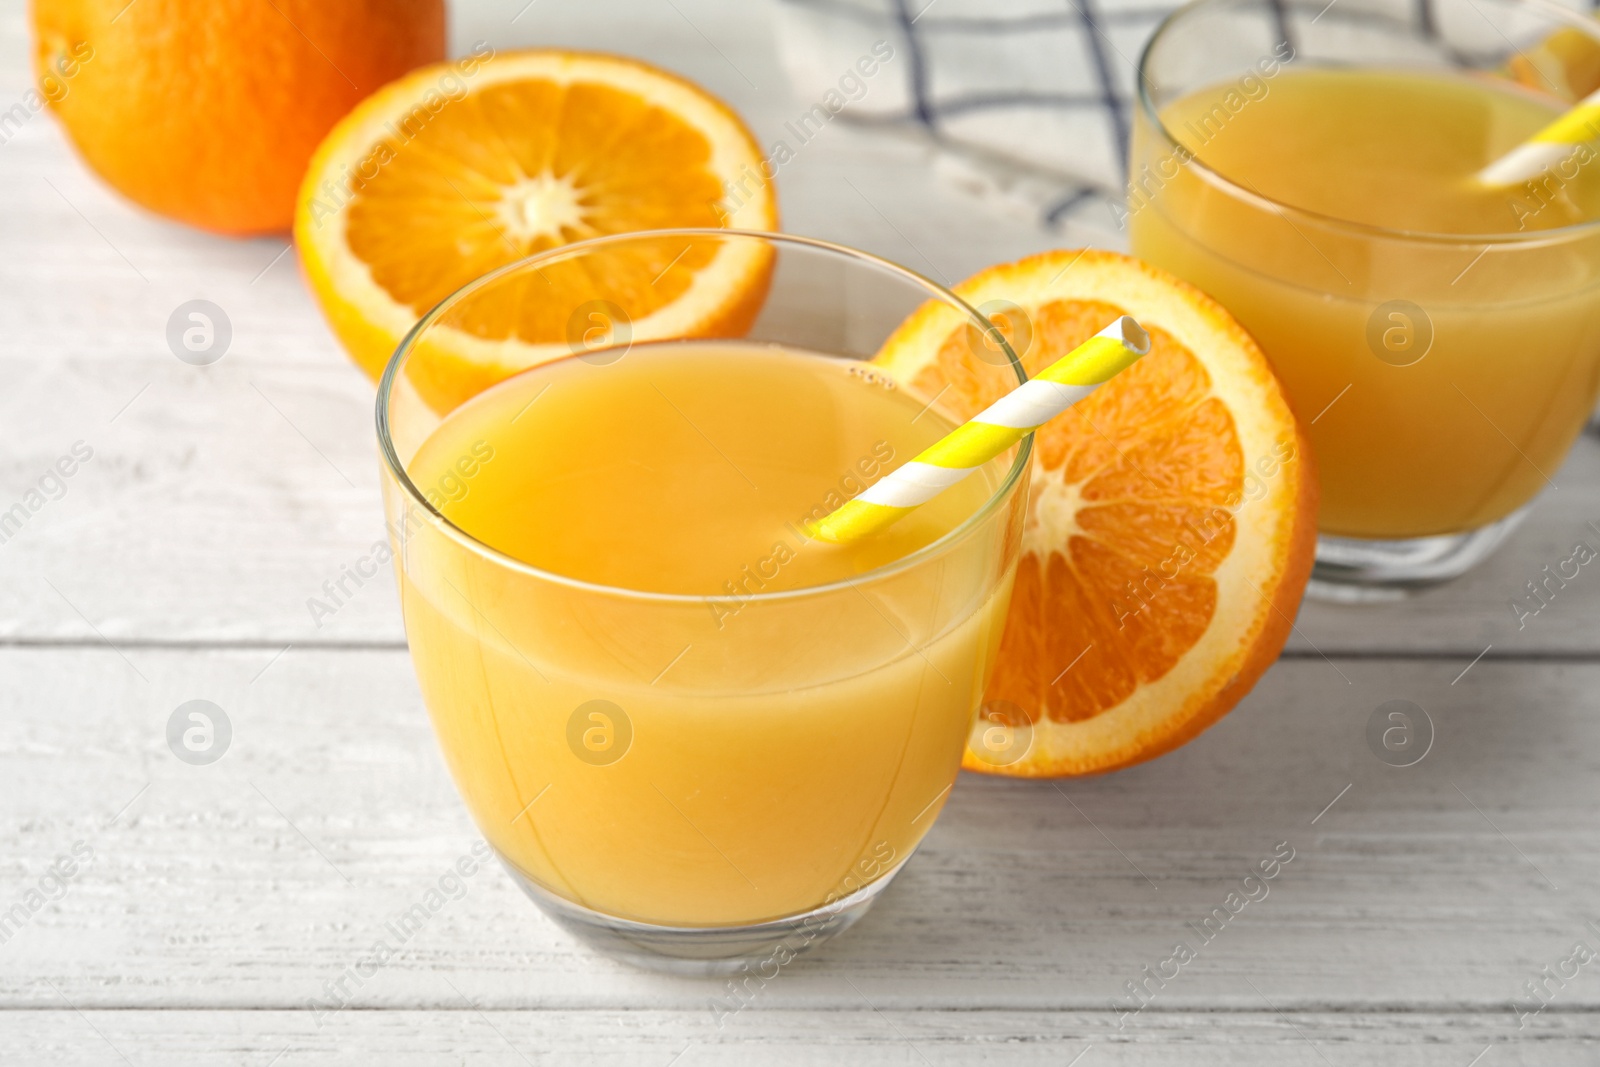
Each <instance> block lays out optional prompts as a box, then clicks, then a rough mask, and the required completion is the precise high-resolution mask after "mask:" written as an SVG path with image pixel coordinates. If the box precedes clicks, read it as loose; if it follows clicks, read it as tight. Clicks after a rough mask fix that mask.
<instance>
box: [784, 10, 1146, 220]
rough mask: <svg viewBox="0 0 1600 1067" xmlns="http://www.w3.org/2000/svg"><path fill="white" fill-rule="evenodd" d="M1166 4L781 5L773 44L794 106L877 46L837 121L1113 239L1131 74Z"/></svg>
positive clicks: (964, 180)
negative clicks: (880, 133)
mask: <svg viewBox="0 0 1600 1067" xmlns="http://www.w3.org/2000/svg"><path fill="white" fill-rule="evenodd" d="M1175 6H1176V4H1175V3H1172V4H1161V3H1159V2H1158V3H1151V2H1150V0H1144V2H1142V3H1141V2H1140V0H931V2H930V0H784V2H783V3H782V5H781V6H780V9H779V11H780V21H779V25H778V36H779V48H780V53H781V55H782V57H783V62H784V64H785V67H786V69H787V73H788V75H789V78H790V81H791V82H792V84H793V85H794V87H795V89H796V91H797V92H798V93H799V94H800V95H801V97H802V98H804V99H818V100H820V99H823V97H824V96H825V94H826V93H827V92H828V91H829V90H830V89H833V88H834V87H836V86H837V84H838V82H839V79H840V76H841V72H843V71H848V70H850V69H851V68H852V65H853V64H855V63H856V62H857V60H858V58H859V57H861V56H862V55H866V54H870V52H871V49H872V46H873V44H874V43H875V42H878V41H888V42H889V43H890V44H891V45H892V46H893V48H894V57H893V59H891V60H890V61H888V62H885V63H883V64H882V66H881V71H880V72H878V73H877V74H876V75H875V76H874V77H873V78H871V79H870V80H869V81H868V83H867V89H866V91H865V93H863V94H862V95H861V96H860V98H859V99H853V100H851V101H850V102H849V104H848V105H847V106H846V107H844V108H843V109H842V110H841V111H840V112H839V117H840V118H843V119H846V120H847V121H852V122H855V123H858V124H869V125H875V126H880V127H886V128H890V129H894V130H898V131H901V132H903V133H905V134H907V135H910V136H915V137H918V138H921V139H923V140H925V141H927V142H929V143H931V144H933V145H936V146H938V148H939V149H940V154H939V158H940V163H941V170H943V171H944V172H945V173H946V174H948V175H949V176H950V177H952V178H953V179H954V180H955V181H957V182H958V183H959V184H961V185H962V186H964V187H966V188H968V189H969V190H970V191H972V192H974V193H977V194H978V195H980V196H982V197H984V198H985V199H986V200H989V201H990V202H992V203H996V204H999V205H1002V206H1005V207H1007V208H1009V209H1010V210H1012V211H1024V212H1027V213H1029V214H1030V215H1032V216H1033V217H1034V218H1035V219H1036V220H1037V221H1038V223H1039V224H1040V225H1042V226H1044V227H1046V228H1049V229H1059V228H1061V227H1063V226H1064V225H1066V224H1067V223H1074V224H1077V225H1078V226H1088V227H1090V228H1093V229H1096V230H1103V231H1110V232H1115V231H1116V230H1117V228H1118V227H1117V223H1116V218H1117V213H1116V212H1114V211H1113V210H1112V207H1113V205H1114V204H1116V203H1118V202H1120V200H1121V199H1122V195H1123V187H1124V174H1125V168H1126V165H1127V157H1128V137H1129V128H1130V123H1131V119H1132V114H1133V108H1134V106H1135V99H1134V86H1135V81H1136V79H1135V65H1136V64H1137V62H1138V59H1139V53H1140V51H1141V50H1142V49H1143V48H1144V44H1145V42H1146V41H1147V40H1148V39H1149V37H1150V34H1151V32H1152V31H1153V30H1154V29H1155V27H1156V25H1157V24H1158V23H1159V22H1160V21H1161V19H1162V18H1164V17H1165V16H1166V15H1167V13H1168V12H1169V11H1170V10H1172V8H1173V7H1175Z"/></svg>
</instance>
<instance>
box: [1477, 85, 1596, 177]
mask: <svg viewBox="0 0 1600 1067" xmlns="http://www.w3.org/2000/svg"><path fill="white" fill-rule="evenodd" d="M1596 138H1600V90H1596V91H1595V92H1592V93H1590V94H1589V95H1588V96H1586V97H1584V98H1583V99H1582V100H1580V101H1578V102H1577V103H1576V104H1574V105H1572V110H1570V111H1568V112H1567V113H1566V114H1564V115H1562V116H1561V117H1560V118H1558V119H1556V120H1555V121H1554V122H1552V123H1551V124H1550V125H1548V126H1546V127H1545V128H1544V129H1542V130H1540V131H1539V132H1538V133H1536V134H1534V135H1533V136H1532V137H1530V138H1528V139H1527V140H1526V141H1524V142H1523V143H1522V144H1520V145H1518V146H1517V147H1515V148H1513V149H1512V150H1511V151H1509V152H1507V153H1506V154H1505V155H1503V156H1501V157H1500V158H1499V159H1497V160H1495V161H1494V162H1493V163H1491V164H1489V165H1488V166H1487V167H1484V168H1483V169H1482V170H1480V171H1479V172H1478V180H1479V181H1481V182H1483V183H1484V184H1485V185H1494V186H1508V185H1520V184H1522V183H1523V182H1525V181H1528V180H1529V179H1532V178H1537V177H1538V176H1539V175H1541V174H1543V173H1544V172H1545V169H1546V168H1547V167H1551V166H1553V165H1555V164H1557V163H1560V162H1561V161H1562V160H1564V159H1566V158H1567V157H1568V156H1570V155H1572V153H1573V151H1574V150H1575V149H1576V148H1577V147H1578V146H1579V145H1581V144H1587V143H1588V142H1590V141H1593V140H1595V139H1596Z"/></svg>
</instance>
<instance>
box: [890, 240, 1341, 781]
mask: <svg viewBox="0 0 1600 1067" xmlns="http://www.w3.org/2000/svg"><path fill="white" fill-rule="evenodd" d="M955 292H956V293H957V294H958V295H959V296H961V297H962V298H963V299H965V300H966V301H967V302H968V303H970V304H972V305H973V306H974V307H976V308H978V309H979V310H980V311H982V312H983V313H984V314H986V315H989V316H990V317H991V319H992V320H993V321H994V322H995V323H996V325H997V326H999V327H1000V329H1001V331H1002V332H1003V333H1005V334H1007V335H1008V338H1009V340H1010V341H1011V343H1012V345H1013V346H1014V347H1015V348H1016V350H1017V351H1018V354H1019V356H1020V357H1021V359H1022V361H1023V364H1024V365H1025V367H1026V368H1027V369H1029V370H1030V371H1033V370H1037V369H1039V368H1040V367H1042V366H1045V365H1047V364H1049V363H1051V362H1053V361H1055V360H1056V359H1059V358H1060V357H1061V356H1063V355H1065V354H1066V353H1067V352H1068V351H1070V350H1071V349H1072V348H1074V347H1075V346H1077V345H1079V344H1081V343H1082V342H1083V341H1085V340H1087V339H1088V338H1089V337H1090V336H1092V335H1093V334H1094V333H1095V332H1097V331H1098V330H1100V329H1101V328H1103V327H1104V326H1105V325H1106V324H1108V323H1109V322H1111V321H1112V320H1113V319H1115V318H1116V317H1117V316H1119V315H1123V314H1128V315H1132V316H1133V317H1134V318H1136V319H1138V320H1139V322H1140V323H1142V324H1143V325H1144V327H1145V328H1146V329H1147V330H1149V332H1150V335H1151V340H1152V348H1151V351H1150V354H1149V355H1147V356H1145V357H1144V358H1143V359H1142V360H1140V361H1139V362H1138V363H1137V364H1135V365H1134V366H1133V367H1132V368H1131V369H1130V370H1128V371H1125V372H1124V373H1123V374H1121V375H1119V376H1118V377H1116V378H1115V379H1113V380H1112V381H1111V382H1109V383H1108V384H1106V385H1105V386H1103V387H1101V388H1100V389H1099V390H1098V391H1096V392H1095V393H1094V394H1093V395H1092V396H1091V397H1089V398H1088V399H1087V400H1085V401H1084V402H1083V403H1081V404H1079V405H1078V406H1076V407H1074V408H1072V409H1071V410H1069V411H1068V412H1067V413H1066V414H1064V415H1062V416H1061V417H1059V418H1057V419H1055V420H1054V421H1052V422H1050V423H1049V424H1047V425H1046V426H1044V427H1043V428H1042V429H1040V430H1039V431H1038V432H1037V433H1036V434H1035V438H1034V459H1033V464H1034V466H1033V471H1032V480H1031V489H1030V497H1029V504H1028V517H1027V521H1026V525H1025V527H1024V531H1023V536H1022V557H1021V561H1020V563H1019V564H1018V569H1017V578H1016V586H1015V590H1014V592H1013V594H1012V599H1011V608H1010V615H1009V618H1008V620H1007V624H1006V630H1005V635H1004V637H1003V639H1002V641H1001V647H1000V654H999V663H998V666H997V668H996V671H995V674H994V678H993V681H992V682H991V683H990V686H989V689H988V691H987V693H986V694H985V699H984V704H983V706H982V709H981V710H980V713H979V716H978V720H977V722H976V724H975V725H974V727H973V730H972V733H971V735H970V737H969V742H968V751H967V756H966V760H965V766H966V767H967V768H968V769H970V770H976V771H988V772H991V773H997V774H1009V775H1020V776H1027V777H1048V776H1056V775H1074V774H1092V773H1096V772H1100V771H1108V770H1113V769H1116V768H1119V767H1126V766H1129V765H1130V764H1134V763H1138V762H1141V761H1143V760H1147V759H1150V758H1151V757H1153V756H1158V755H1160V754H1161V753H1163V752H1167V751H1169V750H1171V749H1173V748H1175V747H1177V746H1178V745H1180V744H1182V743H1184V742H1185V741H1187V740H1189V739H1190V738H1192V737H1194V736H1195V735H1196V734H1198V733H1199V732H1200V731H1202V730H1204V729H1205V728H1206V727H1207V726H1209V725H1211V724H1212V723H1214V722H1215V721H1216V720H1217V719H1219V718H1220V717H1221V716H1222V715H1223V714H1225V713H1226V712H1227V711H1228V710H1229V709H1230V708H1232V707H1233V706H1234V704H1236V703H1237V702H1238V700H1239V699H1240V697H1242V696H1243V695H1244V694H1245V693H1246V692H1248V691H1249V690H1250V688H1251V686H1253V685H1254V684H1255V682H1256V680H1257V679H1258V678H1260V677H1261V675H1262V673H1263V672H1265V670H1266V669H1267V667H1268V666H1270V665H1271V664H1272V663H1273V661H1274V660H1276V659H1277V656H1278V653H1279V652H1280V651H1281V650H1282V648H1283V644H1284V642H1285V640H1287V638H1288V636H1289V631H1290V628H1291V625H1292V620H1293V618H1294V615H1295V611H1296V610H1297V609H1298V607H1299V603H1300V596H1301V593H1302V592H1303V590H1304V588H1305V584H1306V580H1307V578H1308V577H1309V575H1310V571H1311V562H1312V552H1313V548H1314V546H1315V539H1316V506H1317V482H1316V477H1315V473H1314V471H1313V469H1312V464H1311V456H1310V451H1309V447H1308V445H1307V441H1306V438H1305V436H1304V435H1303V433H1302V432H1301V429H1300V426H1299V425H1298V423H1297V422H1296V421H1295V417H1294V415H1293V414H1292V413H1291V412H1290V410H1289V405H1288V403H1287V402H1286V400H1285V399H1284V395H1283V392H1282V390H1281V389H1280V387H1279V385H1278V382H1277V379H1276V378H1275V377H1274V376H1273V374H1272V371H1271V369H1270V368H1269V367H1268V365H1267V361H1266V359H1265V358H1264V357H1263V356H1262V354H1261V350H1260V349H1259V348H1258V347H1257V346H1256V344H1255V342H1254V341H1253V340H1252V339H1251V338H1250V337H1249V335H1248V334H1246V333H1245V332H1244V330H1243V329H1241V328H1240V326H1239V325H1238V324H1237V323H1236V322H1234V320H1233V319H1232V318H1231V317H1230V316H1229V315H1228V313H1227V312H1226V311H1224V310H1223V309H1222V308H1221V307H1220V306H1219V305H1218V304H1216V303H1215V302H1214V301H1212V300H1211V299H1210V298H1209V297H1207V296H1205V295H1204V294H1202V293H1201V292H1200V291H1199V290H1197V289H1194V288H1193V287H1191V286H1189V285H1186V284H1185V283H1183V282H1181V281H1179V280H1177V279H1176V278H1173V277H1171V276H1170V275H1167V274H1165V273H1163V272H1161V271H1158V270H1156V269H1155V268H1153V267H1150V266H1148V265H1146V264H1144V263H1141V262H1139V261H1138V260H1134V259H1130V258H1128V257H1126V256H1121V255H1116V254H1114V253H1110V252H1100V251H1081V252H1080V251H1061V252H1049V253H1045V254H1043V255H1039V256H1034V257H1031V258H1029V259H1024V260H1022V261H1020V262H1017V263H1012V264H1007V265H1003V266H998V267H992V268H990V269H988V270H985V271H983V272H982V273H980V274H978V275H977V276H975V277H973V278H971V279H969V280H967V281H966V282H963V283H962V284H961V285H959V286H957V287H956V288H955ZM877 362H878V363H880V364H881V365H883V366H884V367H885V368H886V369H887V370H888V371H889V372H890V374H891V375H892V376H893V377H894V378H895V379H896V380H897V381H899V382H900V383H902V384H903V385H905V386H906V387H908V388H910V389H911V390H912V391H913V392H915V393H918V394H919V395H921V396H923V397H925V398H927V399H929V400H933V399H934V398H937V402H938V403H939V404H940V405H941V406H942V407H944V408H945V409H946V410H947V411H948V412H950V413H951V414H952V415H953V416H955V417H957V418H961V419H965V418H969V417H971V416H972V415H974V414H976V413H977V412H978V411H980V410H981V409H982V408H983V407H985V406H986V405H987V404H989V403H990V402H992V401H993V400H994V399H995V398H996V397H998V396H1000V395H1001V394H1002V393H1003V392H1005V391H1007V390H1008V389H1010V388H1012V387H1013V385H1014V381H1015V378H1014V376H1013V374H1012V372H1011V370H1010V368H1009V366H1008V365H1007V361H1006V360H1005V358H1004V355H1003V353H1002V352H1000V351H998V346H991V345H990V344H985V343H984V339H983V338H982V336H981V335H980V334H979V333H978V331H975V330H973V331H969V330H968V329H967V328H965V327H964V326H963V325H961V323H960V322H959V320H958V318H957V316H956V314H955V312H954V311H952V310H951V309H949V308H948V307H946V306H943V305H933V304H930V305H928V306H925V307H923V308H922V309H920V310H919V311H918V312H917V313H916V314H914V315H912V317H911V318H909V319H908V320H906V322H905V323H903V324H902V325H901V326H900V327H899V329H898V330H897V331H896V332H895V333H894V335H893V336H891V337H890V339H889V340H888V341H887V342H886V343H885V344H884V346H883V348H882V350H881V351H880V352H879V353H878V356H877Z"/></svg>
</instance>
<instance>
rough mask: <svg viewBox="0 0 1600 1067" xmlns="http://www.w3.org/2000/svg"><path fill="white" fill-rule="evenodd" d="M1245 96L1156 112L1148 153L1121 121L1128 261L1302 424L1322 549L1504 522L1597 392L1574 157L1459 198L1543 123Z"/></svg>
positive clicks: (1502, 90) (1580, 173)
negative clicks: (1231, 337) (1217, 309)
mask: <svg viewBox="0 0 1600 1067" xmlns="http://www.w3.org/2000/svg"><path fill="white" fill-rule="evenodd" d="M1248 87H1249V88H1250V89H1252V91H1251V92H1250V93H1249V95H1248V96H1246V95H1243V94H1242V92H1241V91H1240V87H1239V85H1236V84H1233V83H1224V84H1219V85H1216V86H1214V87H1212V88H1208V89H1202V90H1199V91H1197V92H1193V93H1191V94H1189V95H1188V96H1185V97H1182V98H1179V99H1177V100H1175V101H1174V102H1171V103H1170V104H1168V105H1167V106H1165V107H1164V108H1163V109H1162V111H1161V113H1160V125H1161V126H1162V127H1164V128H1165V131H1164V132H1163V131H1162V130H1161V129H1158V128H1157V127H1156V126H1155V124H1154V123H1152V122H1151V121H1150V117H1149V115H1148V114H1145V115H1144V116H1142V118H1141V122H1140V124H1139V128H1138V129H1137V130H1136V134H1135V147H1134V154H1133V162H1134V166H1133V179H1132V190H1131V195H1130V202H1129V208H1130V216H1129V226H1130V232H1131V238H1132V242H1133V248H1134V251H1135V253H1136V254H1138V255H1139V256H1141V257H1143V258H1145V259H1147V260H1149V261H1151V262H1152V263H1155V264H1157V265H1159V266H1163V267H1165V268H1167V269H1169V270H1171V271H1173V272H1174V273H1176V274H1178V275H1179V276H1181V277H1183V278H1185V279H1187V280H1188V281H1191V282H1193V283H1194V284H1195V285H1197V286H1198V287H1200V288H1201V289H1203V290H1205V291H1206V292H1208V293H1209V294H1210V295H1211V296H1213V297H1215V298H1216V299H1217V300H1218V301H1220V302H1221V303H1222V304H1223V305H1224V306H1226V307H1227V308H1228V310H1229V311H1231V312H1233V314H1234V315H1235V316H1236V317H1237V318H1238V319H1239V321H1240V322H1241V323H1242V324H1243V325H1244V326H1245V328H1246V329H1247V330H1249V331H1250V332H1251V333H1252V334H1254V336H1255V337H1256V339H1257V340H1258V341H1260V343H1261V345H1262V348H1263V349H1265V351H1266V353H1267V355H1268V357H1269V358H1270V359H1271V360H1272V362H1273V365H1274V367H1275V368H1276V370H1277V371H1278V373H1279V375H1280V377H1281V378H1282V379H1283V381H1284V384H1285V385H1286V387H1287V389H1288V392H1289V396H1290V400H1291V402H1292V403H1293V404H1294V406H1295V409H1296V412H1297V414H1298V415H1299V416H1300V418H1301V419H1302V420H1303V421H1304V422H1306V423H1308V424H1309V427H1310V436H1311V439H1312V443H1313V445H1314V448H1315V452H1316V458H1317V462H1318V466H1319V468H1320V472H1321V478H1322V513H1321V517H1320V527H1321V529H1322V530H1323V531H1324V532H1325V533H1331V534H1336V535H1342V536H1347V537H1357V538H1377V539H1404V538H1414V537H1423V536H1431V535H1440V534H1454V533H1460V532H1464V531H1468V530H1472V529H1475V528H1477V527H1480V526H1483V525H1485V524H1488V523H1491V522H1494V521H1496V520H1499V519H1501V518H1504V517H1505V516H1507V515H1509V514H1510V513H1512V512H1514V511H1516V510H1517V509H1518V508H1520V507H1522V506H1523V505H1524V504H1526V503H1527V502H1528V501H1529V500H1530V499H1531V498H1532V497H1533V495H1534V494H1535V493H1536V492H1537V491H1538V490H1539V489H1541V488H1542V487H1543V486H1544V485H1546V484H1547V483H1548V481H1549V479H1550V476H1551V475H1553V473H1554V472H1555V470H1556V468H1557V467H1558V466H1560V464H1561V462H1562V459H1563V458H1564V456H1565V454H1566V451H1567V449H1568V447H1569V446H1570V445H1571V443H1572V441H1573V439H1574V438H1575V436H1576V435H1577V433H1578V432H1579V430H1580V429H1581V427H1582V425H1583V422H1584V420H1585V418H1586V416H1587V414H1588V412H1589V411H1590V410H1591V408H1592V407H1593V404H1594V400H1595V394H1596V390H1597V387H1600V288H1597V284H1600V249H1597V243H1596V240H1595V235H1594V233H1593V232H1592V230H1593V228H1592V227H1588V226H1586V224H1587V223H1589V222H1591V221H1592V220H1594V219H1596V218H1600V163H1597V162H1595V155H1594V153H1593V152H1592V151H1589V150H1584V153H1583V154H1580V155H1579V157H1578V158H1577V159H1576V160H1574V161H1573V162H1572V163H1571V164H1570V165H1566V166H1563V167H1561V168H1557V169H1556V170H1554V171H1552V172H1551V173H1550V174H1547V175H1546V176H1545V177H1543V178H1541V179H1540V180H1539V181H1537V182H1534V183H1530V184H1529V185H1527V186H1524V187H1521V188H1517V189H1511V190H1495V189H1490V188H1486V187H1484V186H1482V185H1480V184H1478V183H1475V182H1474V181H1473V175H1474V174H1475V173H1476V172H1477V171H1478V170H1479V169H1481V168H1482V167H1483V166H1484V165H1485V164H1487V163H1489V162H1491V161H1492V160H1494V159H1496V158H1498V157H1499V156H1500V155H1502V154H1504V153H1505V152H1506V151H1508V150H1509V149H1511V148H1513V147H1514V146H1516V145H1517V144H1518V143H1519V142H1520V141H1522V140H1524V139H1525V138H1527V137H1528V136H1529V135H1530V134H1532V133H1534V132H1535V131H1537V130H1538V129H1540V128H1541V127H1542V126H1544V125H1545V124H1547V123H1548V122H1549V121H1550V120H1551V118H1552V117H1554V116H1555V115H1557V114H1559V112H1560V108H1561V102H1560V101H1559V100H1555V99H1553V98H1549V97H1542V96H1535V95H1533V94H1531V93H1528V92H1524V91H1520V90H1516V89H1513V88H1509V87H1507V86H1506V83H1503V82H1501V83H1495V82H1491V81H1490V80H1489V79H1488V78H1486V77H1482V76H1467V75H1453V74H1445V73H1432V72H1403V71H1386V70H1363V69H1352V68H1339V69H1315V68H1313V69H1297V68H1291V69H1287V70H1284V71H1282V72H1280V73H1278V74H1277V76H1276V77H1275V78H1272V79H1270V80H1262V79H1256V80H1254V81H1253V82H1251V84H1250V86H1248ZM1174 141H1176V144H1174V143H1173V142H1174ZM1186 156H1193V157H1194V159H1195V160H1197V161H1198V162H1197V163H1189V162H1186V161H1185V157H1186ZM1219 177H1220V179H1221V180H1220V181H1219V180H1218V178H1219Z"/></svg>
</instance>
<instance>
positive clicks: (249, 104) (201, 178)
mask: <svg viewBox="0 0 1600 1067" xmlns="http://www.w3.org/2000/svg"><path fill="white" fill-rule="evenodd" d="M33 27H34V61H35V68H36V73H37V75H38V78H39V85H40V90H39V91H40V93H41V94H42V96H43V97H44V98H46V99H48V100H49V102H50V106H51V108H52V109H53V110H54V111H55V113H56V115H57V117H58V118H59V119H60V120H61V124H62V125H63V126H64V127H65V128H66V131H67V134H68V136H70V137H71V139H72V141H73V143H74V144H75V145H76V146H77V149H78V151H79V152H80V153H81V154H82V156H83V158H84V160H85V161H86V162H87V163H88V164H89V166H90V167H92V168H93V169H94V170H95V171H96V172H97V173H98V174H99V175H100V176H101V177H102V178H104V179H105V180H106V181H107V182H108V183H110V184H111V185H112V186H114V187H115V188H116V189H117V190H118V191H120V192H121V193H122V194H123V195H125V196H127V197H128V198H129V199H130V200H133V201H135V202H136V203H139V204H142V205H143V206H145V207H147V208H149V209H150V210H152V211H155V212H158V213H159V214H162V215H165V216H167V217H169V218H174V219H177V220H179V221H181V222H187V223H190V224H192V225H194V226H199V227H201V228H203V229H207V230H215V231H217V232H220V233H229V234H253V233H267V232H272V231H280V230H286V229H288V228H289V227H290V225H291V223H292V221H293V219H294V204H295V193H296V191H297V190H298V188H299V185H300V179H301V177H302V175H303V174H304V173H305V169H306V162H307V161H308V160H309V159H310V158H311V153H312V152H313V151H314V150H315V149H316V147H317V144H318V143H319V142H320V141H321V140H322V138H323V135H324V134H326V133H327V132H328V130H329V129H331V128H332V127H333V125H334V123H336V122H338V121H339V119H341V118H342V117H344V115H345V113H346V112H348V111H349V110H350V109H351V108H352V107H354V106H355V105H356V104H357V103H358V102H359V101H361V100H362V99H363V98H365V97H366V96H367V95H369V94H370V93H372V92H373V91H374V90H375V89H377V88H378V87H379V86H381V85H383V84H384V83H385V82H389V81H392V80H393V79H395V78H397V77H399V76H400V75H402V74H404V73H405V72H406V71H408V70H411V69H412V68H413V67H417V66H420V65H422V64H424V63H431V62H434V61H436V60H439V59H441V58H443V56H444V45H445V10H444V0H132V2H131V3H130V2H129V0H34V3H33Z"/></svg>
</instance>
